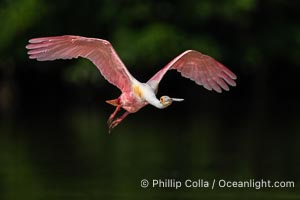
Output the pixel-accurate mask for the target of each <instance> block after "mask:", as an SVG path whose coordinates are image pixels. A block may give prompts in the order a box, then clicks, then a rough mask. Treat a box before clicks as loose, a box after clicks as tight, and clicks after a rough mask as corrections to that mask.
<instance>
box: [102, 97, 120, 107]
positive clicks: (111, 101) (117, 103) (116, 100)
mask: <svg viewBox="0 0 300 200" xmlns="http://www.w3.org/2000/svg"><path fill="white" fill-rule="evenodd" d="M105 102H106V103H108V104H110V105H113V106H118V105H119V104H120V101H119V99H112V100H107V101H105Z"/></svg>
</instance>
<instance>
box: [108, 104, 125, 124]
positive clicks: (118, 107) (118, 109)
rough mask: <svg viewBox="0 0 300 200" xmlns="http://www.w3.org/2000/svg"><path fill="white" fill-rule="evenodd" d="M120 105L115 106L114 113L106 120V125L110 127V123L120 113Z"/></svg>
mask: <svg viewBox="0 0 300 200" xmlns="http://www.w3.org/2000/svg"><path fill="white" fill-rule="evenodd" d="M121 107H122V106H121V105H117V106H116V109H115V111H114V112H113V113H112V114H111V115H110V116H109V118H108V120H107V124H108V125H109V126H110V124H111V122H112V121H113V119H114V118H115V116H116V114H117V113H118V112H119V111H120V109H121Z"/></svg>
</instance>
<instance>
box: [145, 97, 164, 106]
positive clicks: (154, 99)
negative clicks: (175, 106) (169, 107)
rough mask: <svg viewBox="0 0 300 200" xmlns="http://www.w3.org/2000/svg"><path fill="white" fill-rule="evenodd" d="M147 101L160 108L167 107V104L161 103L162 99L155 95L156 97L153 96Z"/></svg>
mask: <svg viewBox="0 0 300 200" xmlns="http://www.w3.org/2000/svg"><path fill="white" fill-rule="evenodd" d="M147 101H148V103H149V104H151V105H152V106H155V107H156V108H159V109H163V108H165V106H164V105H163V104H161V103H160V101H159V100H158V99H157V98H156V97H155V96H154V98H151V99H149V100H147Z"/></svg>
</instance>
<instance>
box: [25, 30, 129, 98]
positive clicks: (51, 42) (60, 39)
mask: <svg viewBox="0 0 300 200" xmlns="http://www.w3.org/2000/svg"><path fill="white" fill-rule="evenodd" d="M29 43H30V44H28V45H27V46H26V48H27V49H29V51H28V54H29V58H31V59H37V60H38V61H46V60H56V59H72V58H78V57H83V58H87V59H89V60H91V61H92V62H93V63H94V64H95V65H96V66H97V68H98V69H99V71H100V72H101V74H102V75H103V76H104V78H105V79H106V80H107V81H108V82H110V83H111V84H113V85H115V86H117V87H118V88H119V89H120V90H121V91H122V92H126V91H128V90H129V89H131V81H132V80H133V79H134V78H133V77H132V76H131V74H130V73H129V72H128V70H127V69H126V67H125V65H124V64H123V62H122V61H121V59H120V58H119V56H118V54H117V53H116V51H115V50H114V48H113V47H112V45H111V44H110V43H109V42H108V41H106V40H101V39H96V38H86V37H80V36H71V35H65V36H55V37H44V38H35V39H31V40H29Z"/></svg>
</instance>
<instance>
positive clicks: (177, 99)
mask: <svg viewBox="0 0 300 200" xmlns="http://www.w3.org/2000/svg"><path fill="white" fill-rule="evenodd" d="M171 99H172V100H173V101H178V102H180V101H184V99H180V98H171Z"/></svg>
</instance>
